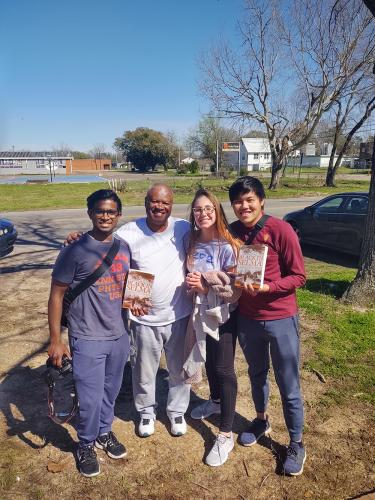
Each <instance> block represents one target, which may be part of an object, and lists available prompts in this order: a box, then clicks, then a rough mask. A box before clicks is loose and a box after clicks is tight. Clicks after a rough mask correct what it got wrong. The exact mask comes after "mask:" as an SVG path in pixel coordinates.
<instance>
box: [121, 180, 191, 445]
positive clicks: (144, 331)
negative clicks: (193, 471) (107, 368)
mask: <svg viewBox="0 0 375 500" xmlns="http://www.w3.org/2000/svg"><path fill="white" fill-rule="evenodd" d="M172 205H173V192H172V190H171V189H170V188H169V187H168V186H166V185H164V184H154V185H153V186H152V187H151V188H150V189H149V191H148V192H147V195H146V198H145V207H146V217H143V218H140V219H137V220H135V221H133V222H129V223H127V224H125V225H124V226H122V227H121V228H119V229H118V230H117V232H116V235H117V236H118V237H120V238H121V239H123V240H125V241H126V243H127V244H128V246H129V248H130V253H131V266H130V267H131V268H133V269H139V270H141V271H146V272H149V273H152V274H154V275H155V280H154V283H153V287H152V295H151V308H150V309H149V310H148V311H145V310H142V309H137V310H133V311H132V313H130V314H129V316H130V329H131V363H132V368H133V394H134V402H135V406H136V409H137V411H138V412H139V413H140V423H139V427H138V433H139V435H140V436H142V437H147V436H151V435H152V434H153V433H154V430H155V418H156V412H155V410H156V407H157V403H156V398H155V386H156V374H157V370H158V367H159V361H160V356H161V352H162V350H163V349H164V352H165V356H166V361H167V368H168V371H169V392H168V401H167V414H168V417H169V420H170V422H171V433H172V435H174V436H182V435H183V434H185V432H186V422H185V418H184V414H185V412H186V410H187V407H188V405H189V399H190V386H189V385H188V384H185V383H184V380H183V378H182V365H183V352H184V338H185V332H186V326H187V323H188V319H189V315H190V313H191V309H192V303H191V298H190V297H189V295H188V294H187V293H186V288H185V284H184V281H185V256H186V253H185V247H184V237H185V235H186V234H187V233H188V231H189V230H190V224H189V223H188V222H187V221H185V220H183V219H176V218H174V217H171V216H170V214H171V210H172Z"/></svg>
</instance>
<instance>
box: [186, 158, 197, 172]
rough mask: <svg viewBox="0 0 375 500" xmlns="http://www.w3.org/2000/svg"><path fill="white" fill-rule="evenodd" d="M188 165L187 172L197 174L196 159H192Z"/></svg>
mask: <svg viewBox="0 0 375 500" xmlns="http://www.w3.org/2000/svg"><path fill="white" fill-rule="evenodd" d="M188 167H189V172H190V173H191V174H197V173H198V172H199V163H198V161H197V160H194V161H192V162H191V163H189V165H188Z"/></svg>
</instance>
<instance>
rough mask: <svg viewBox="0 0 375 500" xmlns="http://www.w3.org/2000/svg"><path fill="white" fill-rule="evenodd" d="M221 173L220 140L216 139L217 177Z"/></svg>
mask: <svg viewBox="0 0 375 500" xmlns="http://www.w3.org/2000/svg"><path fill="white" fill-rule="evenodd" d="M218 175H219V141H216V177H218Z"/></svg>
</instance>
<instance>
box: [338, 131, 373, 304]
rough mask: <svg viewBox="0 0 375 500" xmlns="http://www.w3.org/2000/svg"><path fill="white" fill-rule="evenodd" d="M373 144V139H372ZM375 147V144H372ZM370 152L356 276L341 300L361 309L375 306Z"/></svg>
mask: <svg viewBox="0 0 375 500" xmlns="http://www.w3.org/2000/svg"><path fill="white" fill-rule="evenodd" d="M374 143H375V137H374ZM374 146H375V144H374ZM374 146H373V151H372V166H371V182H370V191H369V205H368V213H367V217H366V222H365V227H364V231H363V241H362V249H361V256H360V261H359V266H358V271H357V275H356V277H355V278H354V281H353V282H352V283H351V284H350V285H349V288H348V289H347V290H346V292H345V293H344V295H343V297H342V300H343V301H344V302H349V303H351V304H357V305H359V306H362V307H374V306H375V147H374Z"/></svg>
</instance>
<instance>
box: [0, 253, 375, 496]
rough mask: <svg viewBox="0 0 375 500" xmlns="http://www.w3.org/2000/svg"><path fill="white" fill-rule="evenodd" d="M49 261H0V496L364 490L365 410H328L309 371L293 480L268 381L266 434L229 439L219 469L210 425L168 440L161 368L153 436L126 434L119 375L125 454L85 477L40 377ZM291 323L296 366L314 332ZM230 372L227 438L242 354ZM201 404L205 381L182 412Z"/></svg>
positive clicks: (247, 408) (20, 256) (247, 404)
mask: <svg viewBox="0 0 375 500" xmlns="http://www.w3.org/2000/svg"><path fill="white" fill-rule="evenodd" d="M55 256H56V250H51V249H48V250H46V251H44V252H39V253H38V252H35V251H33V249H32V247H30V248H28V249H26V250H25V248H24V249H22V251H21V250H17V251H16V253H15V254H14V255H12V256H9V257H7V258H6V259H4V260H2V261H1V264H0V266H1V268H0V272H1V270H3V272H2V274H1V276H0V280H1V297H0V299H1V300H0V318H1V329H0V341H1V347H2V349H1V352H0V361H1V372H2V374H3V375H2V378H1V381H0V382H1V386H0V391H1V392H0V403H1V415H0V435H1V440H2V445H1V447H0V490H1V491H2V494H1V497H2V498H4V499H8V498H9V499H15V498H16V499H18V498H20V499H21V498H33V499H35V498H38V499H42V498H54V497H60V498H83V499H86V498H87V499H89V498H90V499H91V498H100V497H101V498H137V499H142V498H147V499H150V498H151V499H156V498H158V499H162V498H168V499H189V498H220V499H232V498H242V499H244V498H246V499H247V498H249V499H250V498H251V499H253V498H257V499H258V498H259V499H280V498H285V499H288V498H293V499H296V498H297V499H302V498H313V499H343V498H350V497H354V496H356V495H359V494H361V493H366V492H370V491H371V490H372V489H373V488H374V486H375V470H374V463H375V452H374V448H375V446H374V445H375V431H374V425H373V423H374V422H373V417H372V410H373V408H371V407H370V406H367V405H366V404H365V403H363V402H360V401H357V400H356V399H355V398H352V399H351V400H350V401H348V402H347V403H346V404H345V405H344V406H343V405H342V406H339V407H336V406H333V403H331V406H326V405H325V404H323V403H322V396H324V394H325V393H326V392H329V391H330V390H331V389H332V386H331V384H332V383H331V381H330V380H327V383H326V384H323V383H322V382H320V381H319V380H318V378H317V376H316V375H315V374H313V373H311V372H309V371H307V370H304V369H303V370H302V373H301V379H302V387H303V392H304V398H305V409H306V430H305V444H306V448H307V461H306V464H305V471H304V474H303V475H302V476H300V477H298V478H289V477H284V476H283V475H281V474H280V470H281V467H280V460H281V459H282V457H283V456H284V453H285V448H284V445H285V444H287V442H288V435H287V432H286V429H285V424H284V420H283V415H282V409H281V403H280V398H279V395H278V390H277V387H276V384H275V382H274V380H273V382H272V392H271V397H270V407H269V414H270V418H271V421H272V428H273V432H272V436H271V438H265V439H264V440H263V441H262V442H261V443H259V444H258V445H256V446H254V447H251V448H244V447H242V446H240V445H239V444H238V443H237V444H236V445H235V448H234V450H233V452H232V453H231V455H230V458H229V460H228V462H227V463H226V464H225V465H224V466H222V467H218V468H209V467H207V466H206V465H204V463H203V459H204V457H205V455H206V453H208V451H209V449H210V446H211V444H212V442H213V439H214V436H215V434H216V432H217V425H218V419H217V418H216V417H213V418H211V419H208V420H205V421H198V422H197V421H194V420H192V419H188V433H187V434H186V435H185V436H183V437H180V438H174V437H172V436H171V435H170V433H169V424H168V419H167V418H166V415H165V404H166V394H167V383H168V378H167V377H168V373H167V371H166V370H165V365H164V362H162V364H161V368H160V370H159V373H158V380H157V393H158V400H159V403H160V406H159V415H158V420H157V423H156V433H155V434H154V435H153V436H151V437H150V438H147V439H142V438H139V437H138V436H137V435H136V434H135V423H136V412H135V409H134V406H133V402H132V399H131V391H130V390H129V382H130V380H129V373H128V372H126V374H125V378H124V383H123V388H122V392H121V394H120V396H119V398H118V401H117V405H116V420H115V423H114V430H115V432H116V433H117V435H118V437H119V438H120V439H121V440H122V441H123V442H124V443H125V444H126V446H127V449H128V456H127V458H126V459H124V460H119V461H114V460H111V459H109V458H108V457H107V456H106V455H105V454H104V453H103V452H101V451H99V452H98V456H99V457H100V463H101V469H102V474H101V475H100V476H98V477H97V478H93V479H85V478H83V477H82V476H81V475H80V474H79V473H78V472H77V470H76V465H75V460H74V450H75V440H76V433H75V430H74V426H73V425H70V424H66V425H64V426H58V425H56V424H55V423H53V422H52V421H51V420H49V419H48V417H47V405H46V387H45V384H44V382H43V380H42V378H41V375H42V373H43V371H44V364H45V360H46V354H45V350H46V343H47V339H48V330H47V315H46V309H47V299H48V293H49V279H50V268H51V265H52V263H53V262H54V259H55ZM30 262H32V263H33V265H32V266H30ZM4 270H6V272H4ZM301 326H302V333H301V336H302V366H303V362H304V361H306V359H308V358H309V357H310V356H311V352H310V351H309V350H308V348H306V346H307V345H308V343H306V342H304V340H306V339H307V338H309V337H310V336H313V335H314V331H315V325H314V324H309V323H308V322H307V320H306V318H304V317H302V318H301ZM236 367H237V373H238V387H239V391H238V400H237V408H236V410H237V413H236V417H235V421H234V432H235V438H237V435H238V434H239V433H240V432H242V431H243V430H245V429H246V426H247V423H248V421H247V419H248V418H252V417H253V414H254V411H253V407H252V403H251V400H250V397H249V382H248V377H247V370H246V363H245V361H244V359H243V356H242V353H241V352H240V349H238V350H237V358H236ZM207 396H208V387H207V384H206V383H205V382H202V383H201V384H199V386H198V387H194V389H193V391H192V397H191V405H190V408H192V407H194V406H195V405H196V404H197V403H198V402H199V401H200V399H201V398H204V397H207ZM51 464H52V465H51Z"/></svg>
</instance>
